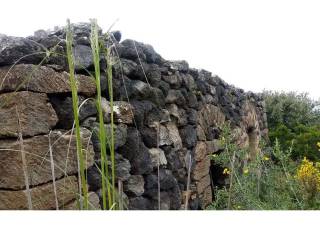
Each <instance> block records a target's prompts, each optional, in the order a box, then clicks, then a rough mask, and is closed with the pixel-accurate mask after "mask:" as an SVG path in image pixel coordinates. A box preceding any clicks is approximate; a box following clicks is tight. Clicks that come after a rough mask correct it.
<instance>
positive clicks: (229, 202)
mask: <svg viewBox="0 0 320 240" xmlns="http://www.w3.org/2000/svg"><path fill="white" fill-rule="evenodd" d="M235 155H236V153H235V152H234V153H233V155H232V159H231V162H230V168H231V173H230V186H229V196H228V209H229V210H230V209H231V195H232V187H233V175H234V162H235V157H236V156H235Z"/></svg>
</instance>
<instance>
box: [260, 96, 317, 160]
mask: <svg viewBox="0 0 320 240" xmlns="http://www.w3.org/2000/svg"><path fill="white" fill-rule="evenodd" d="M263 96H264V99H265V102H266V111H267V117H268V126H269V137H270V140H271V142H272V143H273V144H274V143H275V140H276V139H278V140H279V142H280V144H281V146H283V147H284V148H289V147H290V146H292V148H293V151H292V157H293V158H294V159H301V158H303V157H304V156H306V157H308V158H309V159H311V160H315V159H319V157H320V156H319V155H320V153H319V151H318V149H317V146H316V143H317V142H319V139H320V102H319V101H314V100H312V99H311V98H310V97H309V96H308V94H306V93H300V94H298V93H296V92H290V93H284V92H272V91H265V92H263Z"/></svg>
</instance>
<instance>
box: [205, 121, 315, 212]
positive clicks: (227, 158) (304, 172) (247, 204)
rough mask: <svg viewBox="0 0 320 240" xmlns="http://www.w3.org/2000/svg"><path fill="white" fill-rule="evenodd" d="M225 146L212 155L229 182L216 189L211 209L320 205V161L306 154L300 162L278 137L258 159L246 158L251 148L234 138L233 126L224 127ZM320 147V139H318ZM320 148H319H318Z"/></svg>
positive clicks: (307, 207)
mask: <svg viewBox="0 0 320 240" xmlns="http://www.w3.org/2000/svg"><path fill="white" fill-rule="evenodd" d="M222 132H223V133H222V137H221V140H222V141H223V142H224V145H225V150H224V151H223V152H222V153H221V154H219V155H212V156H211V158H212V161H214V162H215V163H217V164H219V165H221V166H222V167H223V168H224V170H223V174H224V175H226V177H227V180H226V184H225V186H224V187H222V188H220V189H219V188H215V189H214V198H215V200H214V201H213V203H212V204H211V206H209V208H208V209H232V210H241V209H248V210H253V209H256V210H271V209H278V210H291V209H319V208H320V201H319V199H320V198H319V197H320V165H319V163H317V164H313V163H312V162H311V161H309V160H307V158H304V160H303V161H302V162H301V163H300V164H299V163H297V162H296V161H293V160H292V158H291V155H292V152H293V148H292V147H290V148H288V149H287V150H286V151H284V150H283V148H282V147H280V143H279V141H278V140H275V144H274V146H273V147H272V148H265V149H264V150H263V151H260V152H259V153H258V155H257V157H256V159H255V160H252V161H250V162H246V160H245V159H246V156H247V153H246V152H247V151H248V150H247V149H240V148H239V147H238V146H237V145H236V144H235V143H234V142H233V140H232V138H233V136H232V135H231V132H230V128H229V126H225V127H224V130H223V131H222ZM315 145H316V146H317V148H320V143H315ZM318 150H319V149H318Z"/></svg>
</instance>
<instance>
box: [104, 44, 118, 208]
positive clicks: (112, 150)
mask: <svg viewBox="0 0 320 240" xmlns="http://www.w3.org/2000/svg"><path fill="white" fill-rule="evenodd" d="M105 54H106V56H105V58H106V62H107V79H108V90H109V96H110V99H109V100H110V109H111V145H110V155H111V156H110V157H111V171H112V173H111V175H112V180H111V182H112V202H113V203H114V202H116V200H115V188H116V184H115V179H116V176H115V168H116V167H115V155H114V151H115V150H114V129H113V126H114V117H113V86H112V65H111V59H110V57H111V56H110V50H109V49H108V48H107V49H105Z"/></svg>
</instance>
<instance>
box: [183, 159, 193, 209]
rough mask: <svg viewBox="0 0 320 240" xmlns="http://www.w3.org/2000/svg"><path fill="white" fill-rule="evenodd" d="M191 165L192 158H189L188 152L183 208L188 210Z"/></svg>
mask: <svg viewBox="0 0 320 240" xmlns="http://www.w3.org/2000/svg"><path fill="white" fill-rule="evenodd" d="M191 165H192V159H191V154H190V155H189V166H188V179H187V193H186V203H185V210H188V204H189V192H190V175H191Z"/></svg>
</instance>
